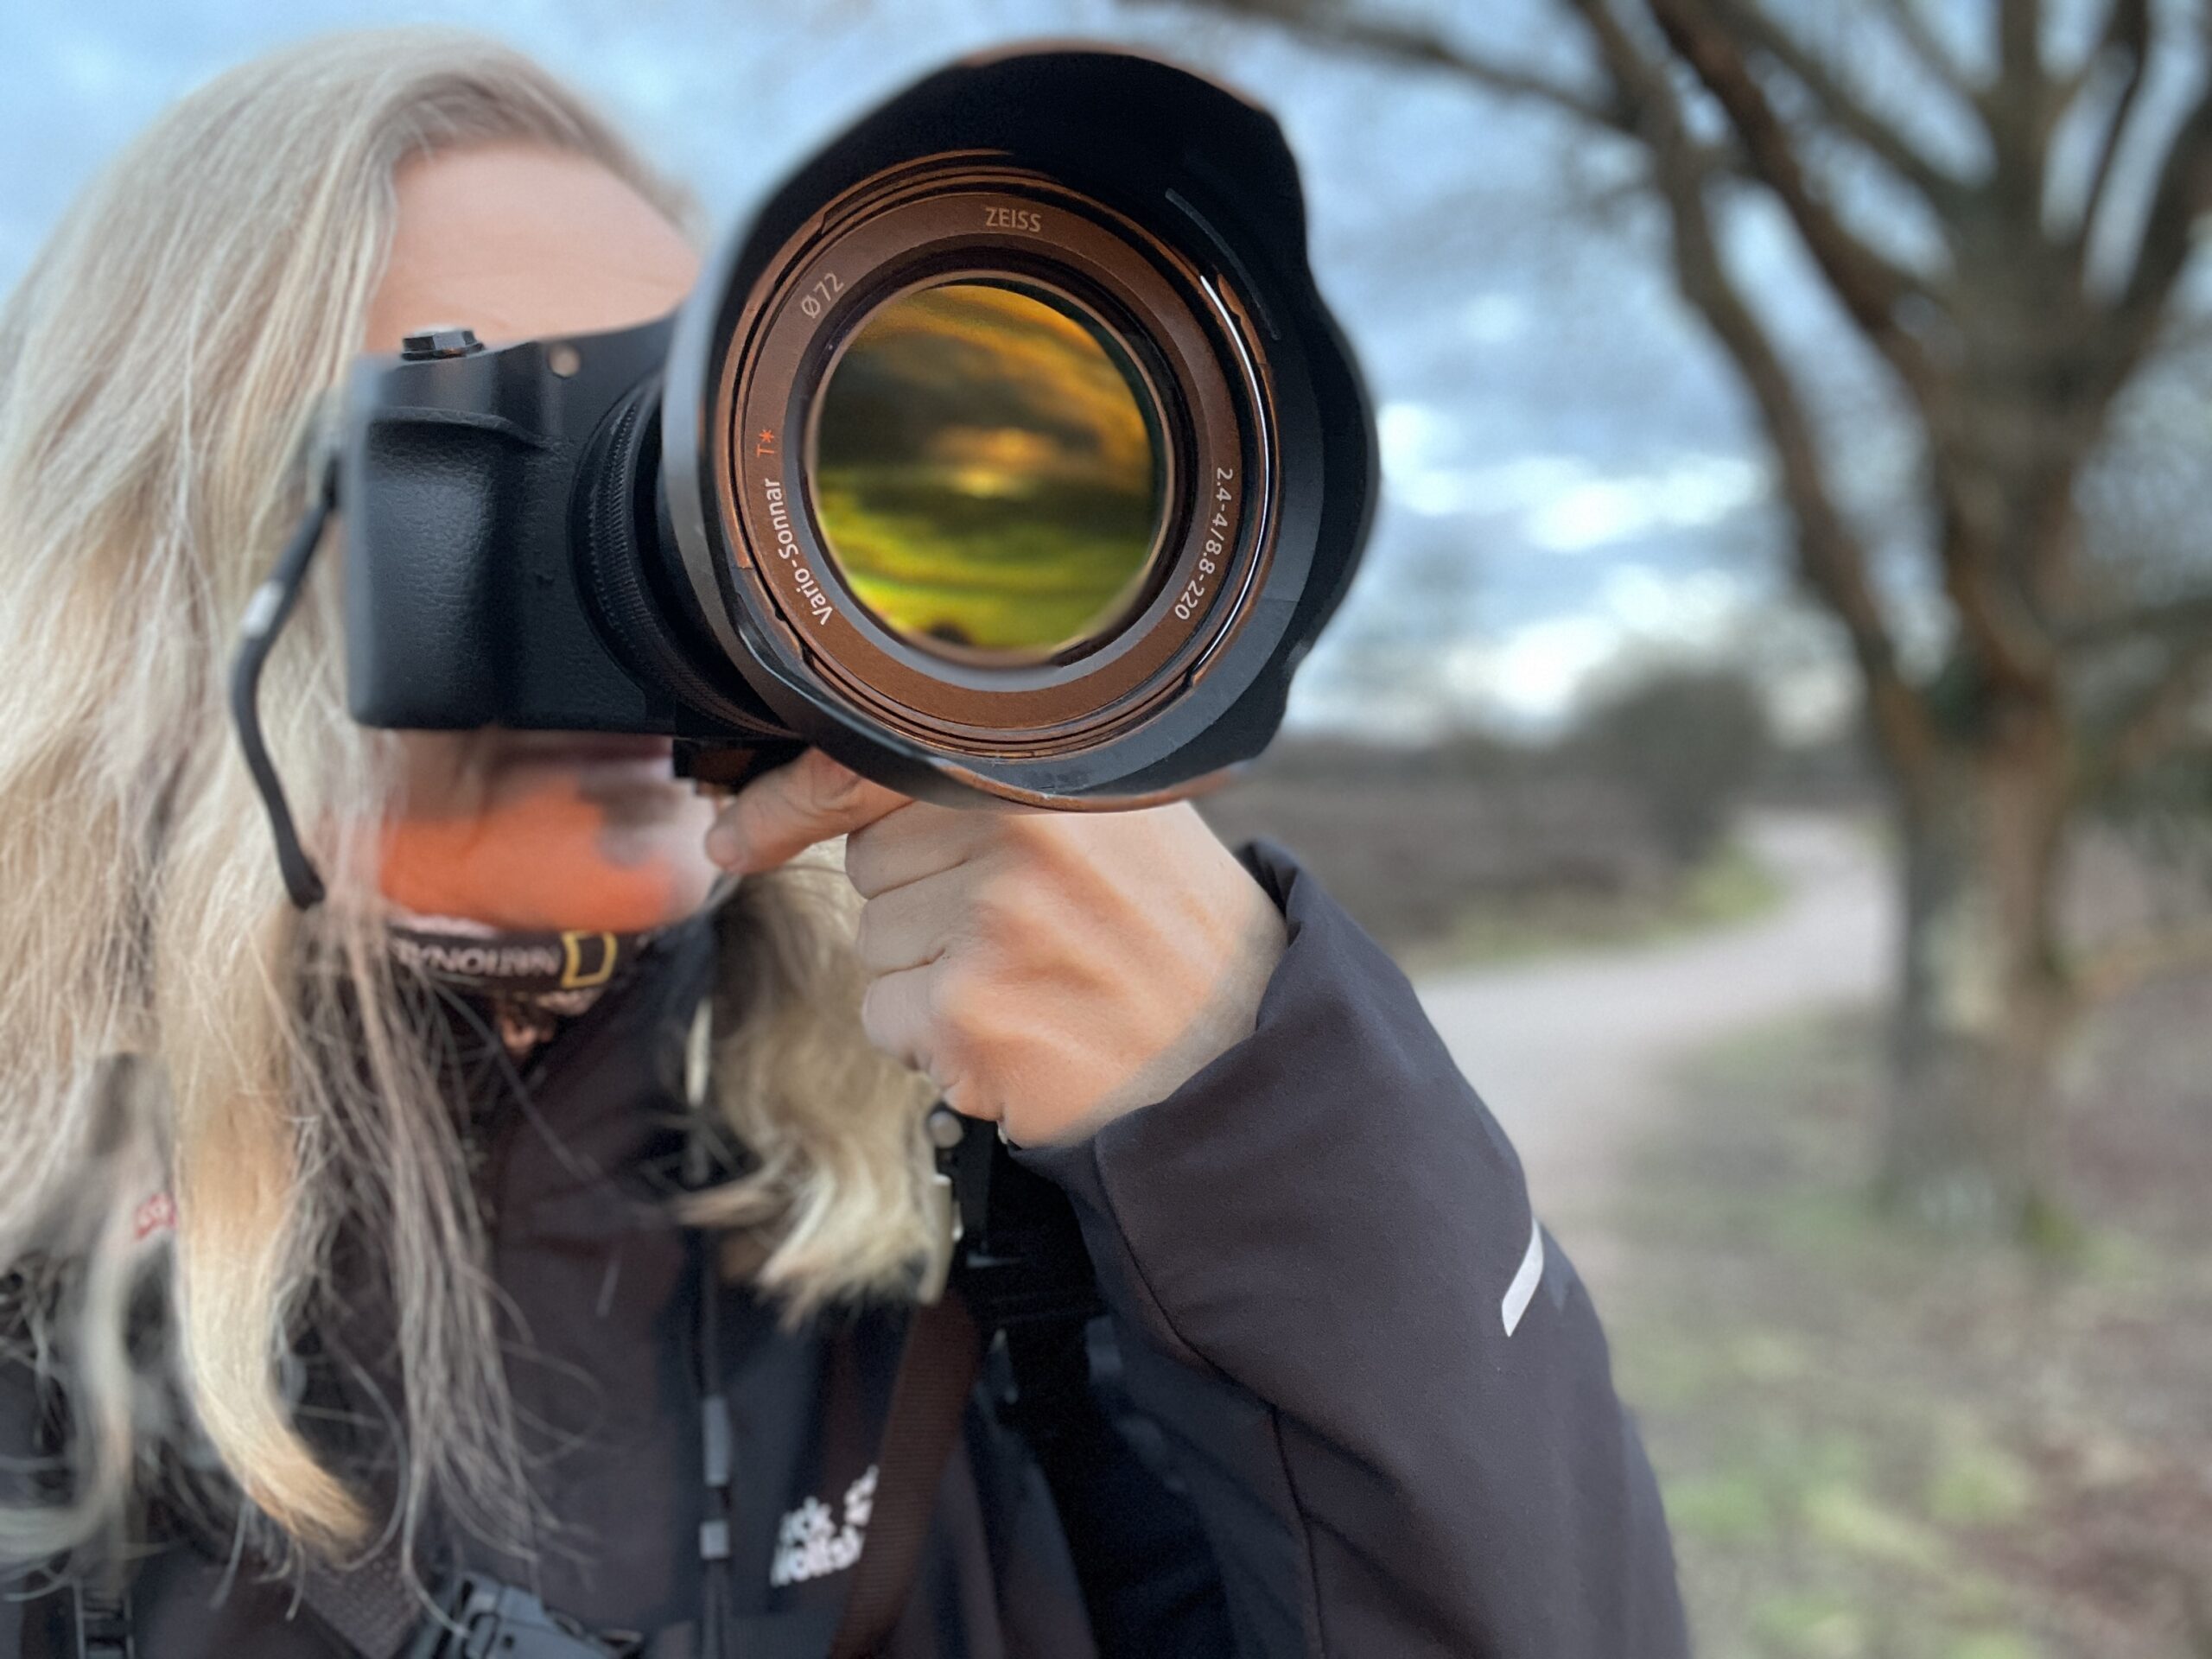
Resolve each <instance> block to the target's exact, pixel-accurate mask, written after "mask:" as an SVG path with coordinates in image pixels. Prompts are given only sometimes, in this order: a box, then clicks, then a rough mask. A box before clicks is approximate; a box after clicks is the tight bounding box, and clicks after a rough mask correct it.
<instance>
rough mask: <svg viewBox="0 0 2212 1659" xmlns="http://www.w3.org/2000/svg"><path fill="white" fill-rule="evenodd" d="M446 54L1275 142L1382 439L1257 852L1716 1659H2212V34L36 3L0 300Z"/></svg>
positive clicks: (1265, 797)
mask: <svg viewBox="0 0 2212 1659" xmlns="http://www.w3.org/2000/svg"><path fill="white" fill-rule="evenodd" d="M417 20H441V21H448V22H460V23H464V24H468V25H471V26H474V27H479V28H482V29H487V30H489V31H491V32H493V33H495V34H497V35H501V36H504V37H505V38H507V39H509V40H511V41H514V42H516V43H518V44H519V45H520V46H522V47H524V48H526V49H528V50H530V51H531V52H533V53H535V54H537V55H538V56H539V57H541V58H542V59H543V60H545V61H546V62H548V63H549V64H550V66H551V67H554V68H555V69H556V70H557V71H560V72H562V73H565V74H566V75H568V76H569V77H570V78H571V79H574V80H575V81H577V82H578V83H580V84H581V85H582V86H585V87H586V88H587V89H588V90H589V91H591V92H594V93H595V94H596V95H597V96H598V98H599V99H601V100H602V101H603V102H604V104H605V105H607V106H608V107H609V108H610V109H611V110H612V111H613V113H614V114H615V115H616V116H617V117H618V118H620V120H621V121H623V122H624V123H625V124H626V125H627V126H628V127H629V128H630V129H631V130H632V131H633V132H634V133H636V134H637V135H638V136H639V137H640V138H641V140H642V141H643V142H644V143H645V146H646V148H647V149H649V150H650V151H651V152H652V154H653V155H654V156H656V157H657V158H658V160H659V161H660V162H662V163H663V164H664V165H665V166H667V167H668V168H671V169H672V170H674V171H675V172H676V173H677V174H678V175H681V176H683V178H685V179H686V180H688V181H690V183H691V184H692V185H693V186H694V187H695V188H696V190H697V191H698V193H699V194H700V195H701V197H702V200H704V202H705V203H706V205H707V206H708V207H709V209H710V211H711V212H712V213H713V214H714V215H715V218H716V219H727V218H728V217H729V216H730V215H732V214H734V213H737V212H738V211H740V210H741V207H743V205H744V204H745V202H746V201H747V200H748V199H749V197H750V196H751V195H752V194H753V193H754V192H755V191H757V190H759V189H760V188H762V187H763V186H764V185H765V184H766V183H767V182H769V181H772V179H773V178H774V177H775V175H777V173H778V172H779V169H780V168H784V167H785V166H787V165H789V164H791V163H792V162H796V161H797V160H798V159H799V158H800V157H801V156H803V155H804V153H805V152H806V151H807V150H808V149H810V147H811V146H813V145H814V144H815V143H818V142H820V141H821V140H823V139H824V138H826V137H829V135H830V133H831V132H833V131H834V130H836V128H837V127H839V126H840V125H842V124H843V123H844V122H845V121H846V120H848V119H849V118H851V117H852V116H853V115H855V114H856V113H857V112H858V111H860V110H861V108H863V107H864V106H865V105H867V104H868V103H869V102H871V101H872V100H874V99H876V98H878V97H880V96H882V95H884V94H887V93H888V92H891V91H893V90H894V89H895V88H896V87H897V86H899V85H900V84H901V83H903V82H904V81H905V80H906V79H909V78H911V77H912V76H914V75H916V74H918V73H921V72H922V71H924V70H925V69H927V68H929V67H933V66H934V65H935V64H936V63H937V62H938V60H942V59H944V57H946V56H948V55H950V54H955V53H957V52H960V51H963V50H965V49H968V48H973V47H976V46H981V45H984V44H988V43H993V42H998V41H1007V40H1010V39H1018V38H1021V37H1025V36H1036V35H1061V36H1082V37H1092V38H1101V39H1107V40H1114V41H1126V42H1132V43H1136V44H1141V45H1143V46H1145V47H1148V48H1153V49H1156V50H1160V51H1162V52H1165V53H1166V54H1170V55H1173V56H1175V57H1177V58H1179V59H1180V60H1184V61H1185V62H1187V63H1189V64H1191V65H1192V66H1194V67H1201V68H1204V69H1206V70H1209V71H1211V72H1212V73H1216V74H1217V75H1218V76H1220V77H1222V78H1224V79H1228V80H1230V81H1231V82H1232V83H1235V84H1236V85H1238V86H1242V87H1243V88H1245V89H1247V90H1249V91H1250V92H1254V93H1255V94H1256V95H1259V96H1261V97H1262V98H1263V99H1265V100H1266V101H1267V102H1268V104H1269V105H1272V107H1273V108H1274V110H1275V111H1277V113H1278V114H1279V115H1280V117H1281V119H1282V121H1283V123H1284V124H1285V126H1286V128H1287V130H1288V132H1289V134H1290V137H1291V139H1292V142H1293V143H1294V147H1295V149H1297V152H1298V154H1299V156H1300V161H1301V163H1302V165H1303V167H1304V168H1305V170H1306V181H1307V188H1308V191H1309V200H1310V204H1311V218H1312V235H1313V253H1314V258H1315V262H1316V264H1317V266H1318V269H1319V273H1320V277H1321V280H1322V283H1323V285H1324V288H1325V290H1326V292H1327V293H1328V295H1329V296H1330V297H1331V299H1332V302H1333V303H1334V304H1335V306H1336V308H1337V309H1338V313H1339V315H1340V316H1341V317H1342V318H1343V320H1344V322H1345V324H1346V325H1347V327H1348V328H1349V330H1350V332H1351V335H1352V336H1353V338H1354V340H1355V341H1356V343H1357V347H1358V349H1359V352H1360V354H1361V357H1362V359H1363V362H1364V365H1365V367H1366V370H1367V372H1368V375H1369V378H1370V384H1371V385H1372V388H1373V391H1374V393H1375V397H1376V404H1377V406H1378V408H1379V410H1380V414H1381V427H1382V438H1383V458H1384V465H1385V472H1386V486H1387V489H1386V494H1385V497H1384V499H1383V505H1382V508H1381V512H1380V517H1379V519H1378V522H1377V525H1376V535H1375V539H1374V542H1373V544H1372V549H1371V551H1370V556H1369V559H1368V563H1367V565H1366V567H1365V569H1364V571H1363V575H1361V577H1360V579H1359V582H1358V584H1357V587H1356V588H1355V589H1354V591H1353V593H1352V594H1351V598H1350V600H1349V601H1348V602H1347V604H1346V606H1345V608H1344V611H1343V613H1341V616H1340V618H1339V620H1338V621H1337V622H1336V624H1335V625H1334V626H1333V629H1332V632H1331V633H1330V634H1329V635H1328V636H1327V637H1326V638H1325V640H1324V642H1323V644H1322V645H1321V646H1320V647H1319V649H1318V650H1317V651H1316V652H1315V653H1314V654H1313V658H1312V659H1311V661H1310V663H1309V664H1308V666H1307V667H1306V671H1305V672H1304V676H1303V678H1302V679H1301V680H1300V684H1299V687H1298V691H1297V697H1296V702H1295V704H1294V710H1293V719H1292V721H1291V725H1290V728H1289V729H1288V730H1287V733H1286V734H1285V736H1284V738H1283V739H1282V741H1281V742H1280V743H1279V744H1278V745H1277V747H1276V748H1275V750H1274V752H1273V753H1271V754H1270V755H1269V757H1268V759H1267V760H1266V761H1264V762H1263V763H1262V765H1261V766H1258V767H1257V768H1256V769H1255V771H1254V772H1253V773H1252V774H1251V775H1250V776H1249V778H1247V779H1243V780H1241V781H1240V782H1239V783H1237V784H1236V785H1234V786H1233V787H1231V788H1230V789H1229V790H1226V791H1224V792H1223V793H1221V794H1220V795H1218V796H1217V797H1216V798H1214V799H1213V800H1212V801H1211V802H1210V803H1209V807H1208V810H1209V811H1210V812H1211V814H1212V816H1214V817H1215V818H1216V819H1217V823H1219V825H1220V826H1221V827H1222V829H1224V832H1225V833H1228V834H1230V835H1232V836H1249V835H1253V834H1266V835H1271V836H1275V837H1277V838H1279V839H1281V840H1283V841H1286V842H1289V843H1290V844H1292V845H1293V846H1294V847H1295V848H1297V849H1299V850H1300V852H1301V853H1303V854H1304V855H1306V857H1307V858H1308V859H1309V861H1311V862H1312V863H1313V865H1314V866H1315V867H1316V868H1318V869H1319V871H1320V872H1321V873H1322V874H1323V875H1324V876H1325V879H1326V880H1328V881H1329V883H1330V884H1331V885H1332V887H1334V888H1335V890H1336V891H1337V892H1338V893H1339V894H1340V895H1341V896H1342V898H1343V899H1344V901H1345V902H1346V903H1347V904H1348V905H1350V906H1351V908H1352V909H1353V910H1354V911H1355V912H1357V913H1358V914H1359V915H1360V916H1361V917H1362V918H1363V919H1364V920H1365V921H1366V922H1367V923H1368V925H1370V927H1371V928H1372V929H1373V930H1374V931H1376V934H1377V935H1378V936H1379V937H1381V938H1383V940H1384V941H1385V942H1386V943H1387V944H1389V945H1390V946H1391V948H1392V949H1393V950H1395V952H1396V953H1397V954H1398V956H1399V957H1400V959H1401V961H1402V962H1403V963H1405V964H1406V966H1407V968H1408V971H1409V972H1411V973H1412V974H1413V975H1414V976H1415V978H1416V981H1417V982H1418V983H1419V984H1420V986H1421V989H1422V993H1423V995H1424V997H1425V998H1426V1000H1427V1002H1428V1005H1429V1007H1431V1009H1432V1011H1433V1014H1434V1015H1435V1018H1436V1020H1437V1021H1438V1023H1439V1025H1440V1027H1441V1028H1442V1029H1443V1030H1444V1032H1445V1033H1446V1037H1447V1039H1449V1040H1450V1042H1451V1043H1452V1046H1453V1049H1454V1052H1456V1053H1457V1054H1458V1056H1459V1059H1460V1062H1461V1064H1462V1065H1463V1066H1464V1067H1465V1070H1466V1071H1467V1073H1468V1075H1469V1076H1470V1077H1471V1078H1472V1079H1473V1081H1474V1082H1475V1084H1477V1086H1478V1088H1480V1089H1481V1090H1482V1091H1483V1092H1484V1096H1486V1097H1487V1098H1488V1099H1489V1100H1490V1102H1491V1104H1492V1105H1493V1107H1494V1108H1495V1109H1496V1110H1497V1112H1498V1114H1499V1116H1501V1117H1502V1118H1503V1120H1504V1121H1505V1122H1506V1123H1507V1124H1508V1126H1509V1128H1510V1129H1511V1130H1512V1131H1513V1133H1514V1135H1515V1137H1516V1141H1517V1142H1518V1143H1519V1145H1520V1147H1521V1149H1522V1154H1523V1158H1524V1161H1525V1163H1526V1165H1527V1166H1528V1170H1529V1178H1530V1180H1531V1183H1532V1185H1533V1186H1534V1188H1535V1193H1536V1197H1537V1199H1538V1202H1539V1204H1540V1205H1541V1206H1542V1208H1543V1209H1544V1211H1545V1212H1546V1214H1547V1217H1548V1219H1549V1220H1550V1221H1551V1223H1552V1224H1553V1226H1554V1230H1555V1231H1556V1232H1557V1233H1558V1234H1559V1236H1560V1238H1561V1239H1562V1240H1563V1241H1564V1243H1566V1245H1567V1248H1568V1249H1570V1250H1571V1251H1572V1252H1573V1254H1574V1255H1576V1256H1577V1258H1578V1261H1579V1262H1580V1265H1581V1266H1582V1267H1583V1268H1584V1271H1585V1274H1586V1277H1587V1278H1588V1280H1589V1281H1590V1282H1591V1283H1592V1287H1593V1290H1594V1293H1595V1294H1596V1296H1597V1298H1598V1300H1599V1306H1600V1309H1601V1311H1602V1312H1603V1313H1605V1316H1606V1319H1607V1322H1608V1325H1609V1327H1610V1328H1611V1332H1612V1335H1613V1339H1614V1347H1615V1358H1616V1364H1617V1368H1618V1376H1619V1380H1620V1383H1621V1386H1622V1389H1623V1391H1624V1394H1625V1395H1626V1396H1627V1397H1628V1399H1629V1400H1630V1402H1631V1403H1632V1404H1633V1405H1634V1406H1635V1407H1636V1408H1637V1411H1638V1413H1639V1414H1640V1416H1641V1418H1642V1421H1643V1426H1644V1429H1645V1433H1646V1435H1647V1438H1648V1439H1649V1442H1650V1446H1651V1451H1652V1454H1653V1458H1654V1460H1655V1462H1656V1464H1657V1465H1658V1468H1659V1471H1660V1473H1661V1476H1662V1481H1663V1484H1664V1485H1665V1488H1666V1492H1667V1497H1668V1503H1669V1511H1670V1514H1671V1516H1672V1517H1673V1522H1674V1526H1675V1535H1676V1541H1677V1548H1678V1549H1679V1552H1680V1554H1681V1564H1682V1571H1683V1578H1684V1584H1685V1587H1686V1591H1687V1592H1688V1599H1689V1602H1690V1605H1691V1609H1692V1616H1693V1618H1694V1624H1695V1625H1696V1629H1697V1634H1698V1638H1699V1644H1700V1651H1701V1652H1703V1653H1704V1654H1707V1655H1708V1656H1716V1659H1726V1656H1777V1659H1779V1656H1807V1659H1851V1656H1870V1659H1871V1656H1882V1659H1923V1656H1925V1659H2034V1656H2085V1659H2087V1656H2094V1659H2137V1656H2140V1659H2151V1656H2159V1659H2190V1656H2196V1659H2202V1656H2205V1655H2212V1203H2208V1202H2207V1201H2206V1200H2207V1198H2212V1039H2208V1036H2207V1033H2208V1031H2212V707H2208V700H2209V699H2212V466H2208V464H2207V461H2208V454H2212V243H2208V239H2207V237H2206V234H2205V232H2206V228H2207V226H2208V224H2212V101H2208V100H2209V99H2212V94H2208V90H2207V86H2208V74H2207V60H2208V56H2209V55H2212V50H2209V48H2212V16H2208V8H2207V4H2206V0H1483V3H1481V4H1479V5H1478V4H1473V3H1466V4H1462V5H1457V6H1454V5H1452V4H1448V3H1432V4H1428V5H1426V6H1424V5H1421V4H1417V3H1412V0H1403V3H1398V0H1341V3H1338V0H1212V3H1196V0H1065V3H1056V0H897V3H893V0H873V3H870V0H777V3H774V4H772V5H770V4H766V3H749V0H626V3H622V4H620V5H619V6H618V5H615V4H613V3H605V0H601V3H592V0H474V3H460V0H448V3H436V4H429V3H416V0H373V3H372V0H292V3H289V4H287V5H286V6H284V7H283V8H281V9H280V8H277V7H275V6H271V5H269V4H266V3H251V0H229V3H225V0H136V3H125V0H105V3H99V4H93V5H82V6H73V7H51V6H32V5H29V4H8V5H5V6H3V7H0V155H4V156H6V158H7V165H6V167H5V168H4V169H0V285H6V284H10V283H13V281H14V280H15V278H16V276H17V275H19V274H20V272H21V271H22V269H23V267H24V266H25V264H27V263H28V261H29V258H30V257H31V255H32V253H33V252H34V251H35V248H36V247H37V245H38V244H39V242H40V240H41V238H42V237H43V236H44V235H45V233H46V232H47V231H48V228H49V227H50V226H51V225H52V224H53V222H54V219H55V218H56V217H57V215H58V214H59V213H60V212H61V210H62V208H63V207H64V206H65V204H66V203H67V201H68V200H69V199H70V197H71V196H72V194H73V193H74V192H75V191H76V190H77V189H78V188H79V187H81V186H82V185H83V184H84V183H85V182H86V180H87V179H88V178H89V177H90V176H91V175H92V172H93V171H94V170H95V169H96V168H98V167H99V165H100V164H101V163H102V162H103V161H104V160H105V158H106V157H107V156H109V155H111V153H112V152H113V151H114V150H115V149H117V148H118V146H119V145H120V144H121V143H123V142H124V140H125V139H126V138H127V137H129V136H130V134H131V133H132V132H133V131H134V130H136V129H137V127H138V126H139V125H140V124H142V123H143V122H144V121H145V120H146V119H147V118H149V116H150V115H152V114H153V112H154V111H156V109H158V108H159V107H160V106H161V105H162V104H164V103H165V102H167V101H168V99H171V98H173V97H175V95H177V94H178V93H179V92H182V91H183V90H185V89H186V88H187V87H188V86H192V85H193V84H194V83H195V82H196V81H198V80H200V79H202V78H204V77H206V76H207V75H208V74H210V73H213V72H214V71H216V70H218V69H219V68H221V67H225V66H226V65H228V64H230V63H232V62H234V61H236V60H239V59H241V58H244V57H246V56H249V55H251V54H253V53H255V52H257V51H258V50H261V49H263V48H266V47H268V46H270V45H273V44H276V43H277V42H278V41H283V40H285V39H289V38H291V37H293V36H295V35H300V34H303V33H308V32H311V31H316V30H321V29H328V28H338V27H361V26H369V25H374V24H380V23H386V22H395V21H417Z"/></svg>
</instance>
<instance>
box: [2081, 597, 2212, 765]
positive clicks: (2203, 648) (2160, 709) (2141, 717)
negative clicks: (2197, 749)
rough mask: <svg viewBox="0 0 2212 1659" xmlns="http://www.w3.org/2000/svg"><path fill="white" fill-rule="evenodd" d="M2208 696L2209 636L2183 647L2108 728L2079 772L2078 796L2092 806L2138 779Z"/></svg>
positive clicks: (2211, 675) (2211, 672)
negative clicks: (2103, 740) (2098, 749)
mask: <svg viewBox="0 0 2212 1659" xmlns="http://www.w3.org/2000/svg"><path fill="white" fill-rule="evenodd" d="M2208 692H2212V635H2208V636H2206V637H2205V638H2203V639H2198V640H2196V641H2195V642H2193V643H2192V644H2190V645H2186V646H2184V647H2183V649H2182V650H2181V651H2180V652H2179V653H2178V654H2177V656H2176V657H2175V659H2174V661H2173V662H2172V663H2171V664H2169V665H2168V667H2167V669H2166V671H2165V672H2164V674H2162V675H2161V676H2159V677H2158V679H2157V680H2155V681H2153V682H2152V684H2151V686H2150V687H2149V689H2148V690H2145V692H2144V693H2143V695H2142V696H2139V697H2138V698H2137V699H2136V700H2135V702H2134V703H2133V706H2132V707H2131V708H2130V709H2128V711H2127V712H2126V714H2125V715H2122V716H2121V717H2120V721H2118V722H2117V724H2116V725H2115V726H2114V727H2113V732H2112V735H2111V736H2110V737H2109V738H2108V739H2107V741H2106V743H2105V747H2104V749H2103V752H2102V753H2101V754H2100V755H2099V756H2098V758H2097V759H2096V760H2095V761H2094V763H2093V764H2091V765H2088V766H2083V767H2082V768H2081V776H2082V785H2081V789H2080V794H2081V796H2082V798H2083V799H2085V800H2092V799H2094V798H2096V797H2098V796H2100V795H2102V794H2104V793H2106V792H2107V791H2109V790H2112V789H2114V788H2117V787H2118V786H2119V785H2121V784H2124V783H2126V782H2127V781H2128V780H2129V779H2132V778H2137V777H2139V776H2141V775H2142V773H2143V772H2145V771H2147V770H2148V769H2149V768H2150V767H2151V766H2153V765H2155V764H2156V763H2157V762H2158V759H2159V758H2160V757H2161V756H2162V755H2164V753H2166V752H2167V751H2168V750H2169V749H2171V747H2173V745H2174V743H2175V741H2177V739H2178V738H2179V737H2180V736H2181V734H2182V733H2183V731H2184V730H2186V729H2187V728H2188V724H2189V718H2190V715H2192V714H2194V713H2195V712H2196V708H2197V705H2198V704H2199V703H2200V702H2202V701H2203V700H2204V697H2205V696H2206V695H2207V693H2208Z"/></svg>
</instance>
